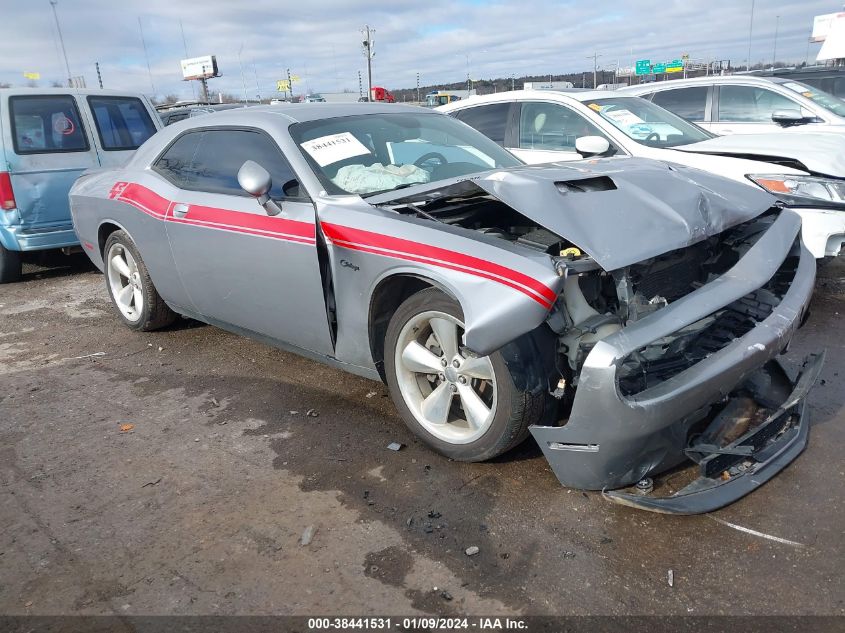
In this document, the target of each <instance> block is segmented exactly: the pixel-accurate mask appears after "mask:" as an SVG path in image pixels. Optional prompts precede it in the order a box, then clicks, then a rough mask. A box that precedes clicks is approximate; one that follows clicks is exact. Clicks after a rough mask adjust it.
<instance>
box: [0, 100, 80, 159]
mask: <svg viewBox="0 0 845 633" xmlns="http://www.w3.org/2000/svg"><path fill="white" fill-rule="evenodd" d="M9 111H10V114H11V124H12V139H13V142H14V145H15V153H16V154H48V153H49V154H52V153H60V152H87V151H88V149H89V146H88V138H87V137H86V135H85V129H84V128H83V127H82V123H81V121H80V117H79V108H77V107H76V100H75V99H74V98H73V97H72V96H70V95H38V96H31V97H30V96H17V97H9Z"/></svg>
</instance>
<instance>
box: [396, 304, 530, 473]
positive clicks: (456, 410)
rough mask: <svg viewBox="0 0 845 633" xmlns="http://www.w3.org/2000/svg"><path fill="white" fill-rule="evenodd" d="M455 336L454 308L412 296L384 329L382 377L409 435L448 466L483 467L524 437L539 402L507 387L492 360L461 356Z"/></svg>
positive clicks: (458, 316)
mask: <svg viewBox="0 0 845 633" xmlns="http://www.w3.org/2000/svg"><path fill="white" fill-rule="evenodd" d="M463 331H464V324H463V314H462V311H461V307H460V305H459V304H458V302H457V301H455V300H454V299H452V298H451V297H449V296H448V295H446V294H445V293H443V292H442V291H440V290H438V289H435V288H430V289H427V290H423V291H420V292H418V293H416V294H414V295H412V296H411V297H409V298H408V299H407V300H405V302H404V303H402V305H401V306H399V309H398V310H397V311H396V313H395V314H394V315H393V317H392V318H391V320H390V324H389V325H388V328H387V334H386V337H385V374H386V377H387V384H388V388H389V390H390V395H391V398H392V399H393V402H394V404H395V405H396V407H397V409H398V410H399V412H400V413H401V415H402V418H403V419H404V421H405V423H406V424H407V426H408V428H410V429H411V431H412V432H413V433H414V434H415V435H417V436H418V437H419V438H420V439H421V440H423V441H424V442H425V443H426V444H428V445H429V446H430V447H431V448H433V449H434V450H435V451H437V452H438V453H441V454H443V455H446V456H447V457H450V458H452V459H455V460H458V461H472V462H475V461H484V460H487V459H492V458H493V457H496V456H497V455H500V454H502V453H504V452H505V451H508V450H509V449H511V448H513V447H514V446H516V445H517V444H519V443H520V442H522V441H523V440H524V439H525V438H526V437H527V435H528V427H529V426H530V425H531V424H534V423H536V422H538V421H539V420H540V419H541V417H542V413H543V409H544V400H543V399H542V397H541V396H536V395H533V394H531V393H530V392H528V391H523V390H520V389H518V388H517V387H516V386H515V384H514V381H513V379H512V377H511V374H510V371H509V370H508V366H507V365H506V363H505V361H504V359H503V358H502V356H501V354H500V353H499V352H494V353H493V354H491V355H490V356H484V357H480V358H479V357H474V356H472V355H469V354H467V353H466V350H463V349H462V348H461V337H462V335H463ZM526 362H532V360H531V359H528V360H526Z"/></svg>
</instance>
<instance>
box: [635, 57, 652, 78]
mask: <svg viewBox="0 0 845 633" xmlns="http://www.w3.org/2000/svg"><path fill="white" fill-rule="evenodd" d="M634 72H635V73H636V74H638V75H650V74H651V60H650V59H640V60H637V63H636V66H635V69H634Z"/></svg>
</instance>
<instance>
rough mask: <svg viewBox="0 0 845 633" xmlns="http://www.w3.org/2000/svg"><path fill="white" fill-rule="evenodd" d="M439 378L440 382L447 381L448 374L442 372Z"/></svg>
mask: <svg viewBox="0 0 845 633" xmlns="http://www.w3.org/2000/svg"><path fill="white" fill-rule="evenodd" d="M437 377H438V378H439V379H440V380H446V374H444V373H442V372H441V373H439V374H437Z"/></svg>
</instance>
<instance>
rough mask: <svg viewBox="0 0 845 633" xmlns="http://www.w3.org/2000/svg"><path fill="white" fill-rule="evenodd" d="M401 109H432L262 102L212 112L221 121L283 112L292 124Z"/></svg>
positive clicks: (399, 105) (372, 104)
mask: <svg viewBox="0 0 845 633" xmlns="http://www.w3.org/2000/svg"><path fill="white" fill-rule="evenodd" d="M401 112H413V113H415V114H420V113H424V112H431V110H429V109H427V108H421V107H419V106H406V105H401V104H397V103H389V104H388V103H385V104H382V103H375V102H360V103H359V102H355V103H326V102H318V103H279V104H274V105H261V106H254V107H251V108H234V109H231V110H224V111H222V112H217V113H215V115H214V120H215V122H221V123H222V122H224V121H226V120H227V119H229V118H232V117H237V118H240V117H243V116H244V115H258V116H263V115H270V116H272V115H284V116H285V117H287V118H288V120H290V121H291V122H292V123H304V122H306V121H317V120H319V119H331V118H334V117H343V116H354V115H356V114H395V113H401Z"/></svg>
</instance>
